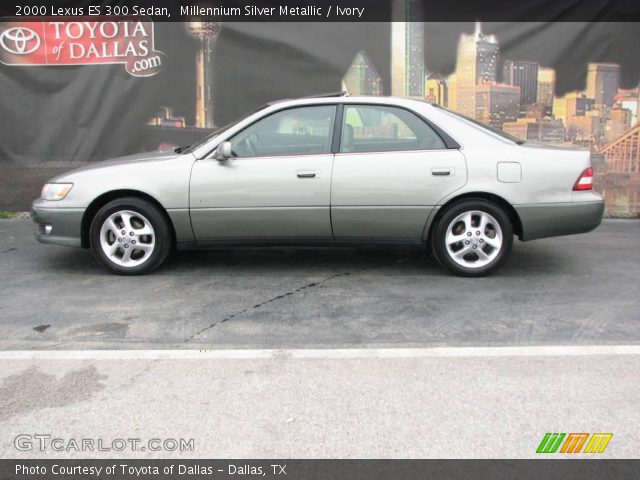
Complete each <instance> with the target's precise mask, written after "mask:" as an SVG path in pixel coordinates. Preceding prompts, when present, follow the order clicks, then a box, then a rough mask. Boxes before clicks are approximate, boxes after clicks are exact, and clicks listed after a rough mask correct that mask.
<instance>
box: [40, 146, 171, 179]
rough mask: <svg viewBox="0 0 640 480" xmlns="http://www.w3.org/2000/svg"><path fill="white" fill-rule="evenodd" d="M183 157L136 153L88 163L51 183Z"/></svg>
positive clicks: (158, 153)
mask: <svg viewBox="0 0 640 480" xmlns="http://www.w3.org/2000/svg"><path fill="white" fill-rule="evenodd" d="M181 156H183V155H180V154H177V153H174V152H145V153H137V154H135V155H127V156H124V157H117V158H111V159H109V160H103V161H101V162H94V163H88V164H86V165H83V166H81V167H78V168H76V169H73V170H69V171H68V172H65V173H63V174H62V175H59V176H57V177H55V178H53V179H51V180H50V181H51V182H55V181H57V180H61V179H63V178H65V177H67V176H69V175H73V174H76V173H81V172H88V171H92V170H102V169H105V168H110V167H114V166H117V165H123V164H132V163H145V162H158V161H169V160H174V159H176V158H179V157H181Z"/></svg>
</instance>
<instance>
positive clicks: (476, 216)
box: [431, 198, 513, 277]
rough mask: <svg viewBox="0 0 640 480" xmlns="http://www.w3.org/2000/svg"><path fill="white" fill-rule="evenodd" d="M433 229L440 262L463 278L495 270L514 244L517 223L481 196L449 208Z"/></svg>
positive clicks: (434, 244)
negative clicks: (514, 224)
mask: <svg viewBox="0 0 640 480" xmlns="http://www.w3.org/2000/svg"><path fill="white" fill-rule="evenodd" d="M483 226H484V228H483ZM432 232H433V234H432V237H431V245H432V249H433V254H434V256H435V257H436V259H437V260H438V263H440V265H442V267H443V268H444V269H445V270H447V271H449V272H451V273H453V274H455V275H458V276H461V277H483V276H485V275H489V274H491V273H493V272H495V271H496V270H498V269H499V268H500V267H501V266H502V265H503V264H504V262H505V261H506V260H507V258H508V257H509V254H510V253H511V247H512V246H513V225H512V224H511V220H510V219H509V216H508V215H507V213H506V212H505V211H504V210H503V209H502V208H501V207H500V206H498V205H496V204H495V203H492V202H489V201H487V200H483V199H479V198H478V199H468V200H462V201H460V202H458V203H454V204H453V205H451V206H450V207H447V209H446V210H445V211H444V212H443V214H442V216H440V218H439V220H438V222H437V223H436V225H435V226H434V228H433V230H432Z"/></svg>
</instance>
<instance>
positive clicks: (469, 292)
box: [0, 220, 640, 350]
mask: <svg viewBox="0 0 640 480" xmlns="http://www.w3.org/2000/svg"><path fill="white" fill-rule="evenodd" d="M32 228H33V227H32V225H31V222H30V221H28V220H2V221H0V271H1V272H2V275H0V349H2V350H8V349H41V348H47V349H183V348H187V349H192V348H211V349H214V348H215V349H217V348H336V347H343V348H344V347H349V348H354V347H355V348H362V347H441V346H446V347H453V346H513V345H525V346H526V345H611V344H638V343H640V329H639V328H638V321H639V320H640V295H639V294H640V248H639V247H640V221H637V220H636V221H634V220H605V221H604V222H603V224H602V225H601V226H600V227H599V228H598V229H596V230H595V231H594V232H591V233H588V234H584V235H576V236H569V237H560V238H551V239H544V240H537V241H533V242H528V243H521V242H519V241H516V242H515V244H514V249H513V252H512V255H511V258H510V259H509V261H508V262H507V264H506V265H505V266H504V267H503V268H502V269H501V270H500V271H499V272H497V273H496V274H495V275H493V276H490V277H487V278H482V279H465V278H457V277H453V276H450V275H448V274H446V273H445V272H443V271H442V270H441V268H440V267H439V266H438V265H437V263H436V261H435V260H433V259H432V258H430V257H429V256H428V255H426V254H425V252H424V251H422V250H420V249H406V248H392V247H389V248H386V247H384V248H297V249H292V248H270V249H219V250H214V251H190V252H178V253H177V254H176V255H174V257H173V258H172V259H171V260H170V261H169V263H168V264H167V265H166V266H164V267H162V268H161V269H160V270H158V271H157V272H156V273H154V274H152V275H149V276H144V277H119V276H113V275H110V274H108V273H107V272H105V271H104V270H102V269H101V267H100V266H99V265H98V264H97V262H96V261H95V260H94V258H93V256H92V254H91V253H90V252H89V251H86V250H82V249H76V248H69V247H58V246H50V245H41V244H39V243H37V242H36V241H35V240H34V239H33V235H32Z"/></svg>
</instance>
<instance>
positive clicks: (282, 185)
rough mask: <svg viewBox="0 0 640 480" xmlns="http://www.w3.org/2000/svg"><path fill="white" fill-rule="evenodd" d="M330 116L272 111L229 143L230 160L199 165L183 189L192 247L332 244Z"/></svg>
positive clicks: (309, 110) (317, 108)
mask: <svg viewBox="0 0 640 480" xmlns="http://www.w3.org/2000/svg"><path fill="white" fill-rule="evenodd" d="M335 112H336V106H335V105H314V106H306V107H295V108H289V109H286V110H281V111H278V112H275V113H272V114H270V115H269V116H267V117H265V118H262V119H260V120H258V121H257V122H255V123H253V124H252V125H250V126H248V127H247V128H245V129H244V130H242V131H240V132H239V133H237V134H236V135H235V136H234V137H233V138H231V139H230V140H229V141H230V142H231V146H232V151H233V155H234V156H233V157H232V158H229V159H227V160H224V161H218V160H215V159H213V158H207V159H202V160H198V161H197V162H196V164H195V166H194V168H193V171H192V174H191V189H190V203H191V222H192V225H193V230H194V234H195V236H196V239H197V241H198V242H217V241H223V242H227V241H229V240H238V241H243V240H247V241H254V240H257V241H261V240H298V239H324V240H326V239H331V238H332V233H331V220H330V214H329V204H330V190H331V168H332V164H333V154H332V153H331V142H332V137H333V130H334V122H335Z"/></svg>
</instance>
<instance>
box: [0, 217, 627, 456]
mask: <svg viewBox="0 0 640 480" xmlns="http://www.w3.org/2000/svg"><path fill="white" fill-rule="evenodd" d="M639 238H640V221H631V220H628V221H625V220H605V221H604V223H603V225H602V226H601V227H599V228H598V229H597V230H596V231H594V232H592V233H589V234H586V235H578V236H573V237H565V238H556V239H546V240H539V241H535V242H531V243H519V242H516V244H515V247H514V251H513V254H512V257H511V259H510V260H509V262H508V263H507V264H506V265H505V267H503V268H502V269H501V270H500V271H499V272H498V273H497V274H495V275H493V276H491V277H488V278H483V279H463V278H457V277H452V276H450V275H448V274H446V273H444V272H443V271H442V270H441V269H440V268H439V267H438V265H437V264H436V262H435V261H434V260H433V259H431V258H430V257H429V256H428V255H426V254H425V252H424V251H421V250H419V249H407V248H334V249H329V248H322V249H320V248H297V249H292V248H279V249H276V248H272V249H219V250H215V251H209V252H202V251H198V252H179V253H177V254H176V255H175V256H174V258H172V259H171V261H170V262H169V263H168V264H167V265H166V266H165V267H163V268H161V269H160V270H158V271H157V272H156V273H154V274H153V275H149V276H145V277H130V278H125V277H117V276H113V275H110V274H108V273H106V272H105V271H103V270H102V269H101V268H100V267H99V265H98V264H97V262H96V261H95V260H94V259H93V257H92V255H91V253H90V252H88V251H83V250H80V249H73V248H65V247H55V246H46V245H40V244H38V243H36V242H35V240H34V239H33V237H32V226H31V223H30V222H29V221H25V220H3V221H0V272H1V275H0V457H2V458H186V457H193V458H198V457H200V458H207V457H208V458H251V457H253V458H460V457H463V458H533V457H538V458H539V457H540V455H539V454H537V453H536V449H537V447H538V445H539V443H540V441H541V440H542V438H543V437H544V435H545V434H546V433H547V432H565V433H567V434H568V433H571V432H583V433H585V432H590V433H597V432H599V433H611V434H613V437H612V439H611V441H610V444H609V445H608V447H607V449H606V451H604V452H603V453H601V454H596V455H595V456H594V455H591V454H578V455H577V457H578V458H579V457H585V456H586V457H590V458H596V457H598V458H633V457H637V452H638V451H639V449H640V439H639V437H638V435H637V432H636V431H635V426H636V425H637V424H638V422H639V421H640V417H639V410H638V407H637V399H638V396H639V395H640V390H639V385H640V382H639V381H638V380H639V374H638V372H639V371H640V328H638V324H639V323H638V320H640V296H639V295H638V293H640V289H639V285H640V268H639V267H640V249H639V248H638V247H639V246H640V243H639V241H638V239H639ZM42 438H47V439H49V443H47V444H46V445H45V446H44V448H39V447H40V440H37V439H42ZM54 438H55V439H57V440H56V442H57V443H56V445H57V447H58V448H53V446H52V444H51V439H54ZM17 439H22V440H21V442H22V443H18V440H17ZM25 439H26V442H25ZM131 439H133V440H136V441H139V442H142V443H137V444H136V445H137V446H138V447H143V448H145V449H144V450H140V449H137V450H134V449H132V448H131V446H130V445H131V443H130V442H129V440H131ZM152 439H159V440H160V441H161V442H166V441H169V444H168V445H169V447H173V446H175V445H176V444H175V443H171V442H172V441H179V440H185V441H187V442H192V443H191V444H190V446H191V448H188V449H187V450H180V449H178V450H171V449H170V448H161V449H160V450H151V449H150V448H148V447H149V446H150V444H149V441H150V440H152ZM86 441H89V442H93V444H96V443H97V442H98V441H99V442H102V443H101V445H102V446H103V447H107V449H106V450H97V449H95V448H94V449H93V450H81V451H78V450H76V449H75V448H72V447H70V445H77V444H80V445H84V443H82V442H86ZM123 441H125V442H126V445H127V447H126V448H125V449H124V450H114V446H116V445H117V446H118V447H120V446H122V442H123ZM162 445H163V446H165V447H166V445H167V444H166V443H163V444H162ZM19 446H20V447H21V448H18V447H19ZM25 446H26V447H28V448H27V449H25V448H24V447H25ZM566 455H568V454H565V455H564V456H566ZM558 456H560V457H562V456H563V455H558ZM574 458H576V455H575V454H574Z"/></svg>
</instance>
